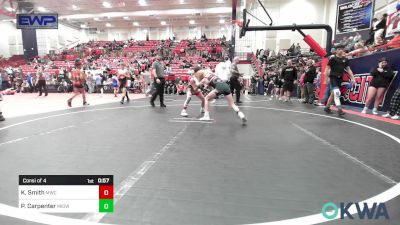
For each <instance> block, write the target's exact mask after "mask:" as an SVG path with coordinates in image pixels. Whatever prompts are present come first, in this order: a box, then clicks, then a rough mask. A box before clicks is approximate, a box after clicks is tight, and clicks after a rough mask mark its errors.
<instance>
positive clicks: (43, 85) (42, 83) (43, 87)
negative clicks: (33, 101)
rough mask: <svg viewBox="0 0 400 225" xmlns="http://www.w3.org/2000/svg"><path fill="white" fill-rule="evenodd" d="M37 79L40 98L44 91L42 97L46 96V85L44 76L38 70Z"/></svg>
mask: <svg viewBox="0 0 400 225" xmlns="http://www.w3.org/2000/svg"><path fill="white" fill-rule="evenodd" d="M37 74H38V79H37V86H38V89H39V96H42V92H43V90H44V96H47V95H48V93H47V84H46V76H45V75H44V73H43V71H42V70H38V72H37Z"/></svg>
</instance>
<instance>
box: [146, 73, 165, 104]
mask: <svg viewBox="0 0 400 225" xmlns="http://www.w3.org/2000/svg"><path fill="white" fill-rule="evenodd" d="M156 79H157V78H156ZM156 79H155V80H154V84H155V85H156V91H155V93H153V94H152V97H151V100H150V102H151V103H154V100H156V98H157V96H158V95H160V105H164V88H165V79H164V78H158V79H159V80H160V83H159V84H157V82H156Z"/></svg>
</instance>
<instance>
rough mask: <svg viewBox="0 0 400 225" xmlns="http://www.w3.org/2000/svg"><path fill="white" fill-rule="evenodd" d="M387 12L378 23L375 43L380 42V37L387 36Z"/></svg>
mask: <svg viewBox="0 0 400 225" xmlns="http://www.w3.org/2000/svg"><path fill="white" fill-rule="evenodd" d="M387 16H388V15H387V14H386V13H385V14H383V15H382V17H381V19H380V20H379V22H378V23H377V24H376V31H375V36H374V40H375V45H377V43H378V37H381V39H383V38H385V36H386V22H387Z"/></svg>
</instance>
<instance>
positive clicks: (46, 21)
mask: <svg viewBox="0 0 400 225" xmlns="http://www.w3.org/2000/svg"><path fill="white" fill-rule="evenodd" d="M17 28H18V29H29V28H30V29H58V15H57V14H18V15H17Z"/></svg>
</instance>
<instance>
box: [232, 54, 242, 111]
mask: <svg viewBox="0 0 400 225" xmlns="http://www.w3.org/2000/svg"><path fill="white" fill-rule="evenodd" d="M238 63H239V57H237V56H236V57H235V58H234V59H233V63H232V64H231V67H230V72H231V78H230V80H229V82H230V85H231V93H232V95H233V91H235V94H236V104H238V103H242V102H241V101H240V81H239V78H240V77H241V76H243V74H242V73H239V69H238V66H237V65H238Z"/></svg>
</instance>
